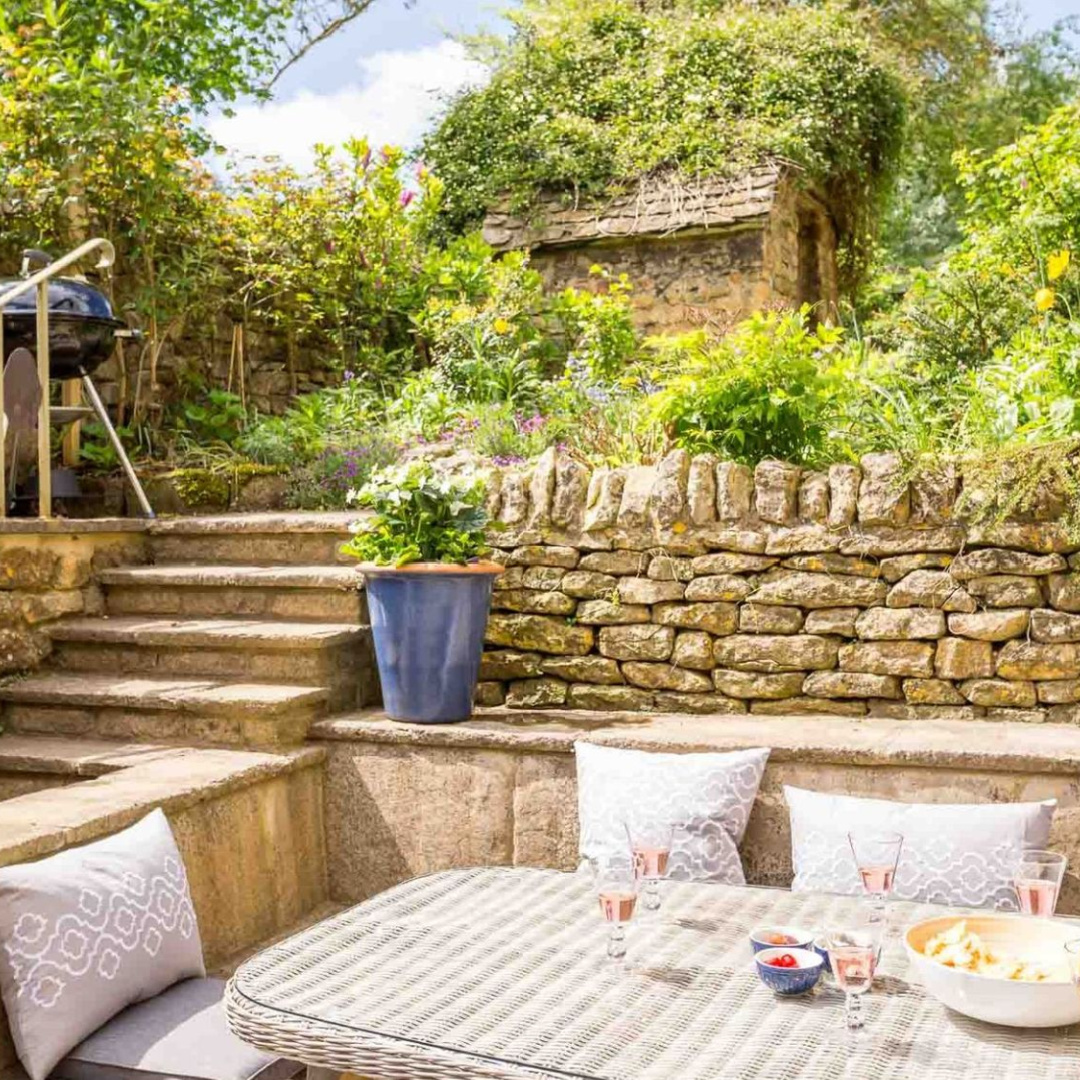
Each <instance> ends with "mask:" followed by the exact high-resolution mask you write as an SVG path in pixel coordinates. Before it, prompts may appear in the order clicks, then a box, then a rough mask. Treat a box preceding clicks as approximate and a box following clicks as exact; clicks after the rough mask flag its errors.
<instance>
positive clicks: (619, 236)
mask: <svg viewBox="0 0 1080 1080" xmlns="http://www.w3.org/2000/svg"><path fill="white" fill-rule="evenodd" d="M484 239H485V240H487V242H488V243H489V244H491V245H492V246H493V247H494V248H495V249H496V250H499V251H510V250H513V249H517V248H527V249H528V250H529V251H530V252H531V253H532V259H533V265H534V266H535V267H536V268H537V269H538V270H540V271H541V273H542V274H543V275H544V278H545V280H546V282H547V285H548V287H549V288H550V289H552V290H556V289H562V288H565V287H566V286H568V285H574V286H578V287H589V284H590V281H591V282H595V280H596V279H595V276H594V275H591V274H590V267H592V266H593V265H599V266H601V267H603V268H604V269H605V270H607V271H608V272H610V273H611V274H614V275H618V274H622V273H625V274H627V275H629V277H630V280H631V282H632V283H633V285H634V305H635V313H636V321H637V324H638V327H639V328H640V329H641V330H642V331H643V332H644V333H647V334H649V333H663V332H669V333H670V332H679V331H683V330H688V329H692V328H694V327H698V326H702V325H712V326H716V327H719V328H721V329H723V328H726V327H727V326H728V325H730V324H731V323H732V322H734V321H736V320H737V319H739V318H741V317H743V316H745V315H747V314H749V313H750V312H751V311H755V310H759V309H761V308H765V307H789V306H790V307H794V306H797V305H800V304H803V303H810V304H814V305H819V310H820V311H821V313H822V315H823V316H824V315H826V314H828V313H830V312H831V311H832V310H833V308H834V307H835V305H836V301H837V273H836V249H837V235H836V226H835V223H834V221H833V217H832V215H831V214H830V212H829V207H828V205H827V203H826V201H825V200H824V198H822V196H821V195H820V194H819V193H818V192H816V191H815V190H814V189H813V188H812V187H810V186H808V185H806V184H805V183H804V182H803V180H802V178H801V177H800V176H799V174H798V172H797V170H795V169H793V168H791V167H780V166H763V167H760V168H757V169H753V170H751V171H749V172H747V173H745V174H744V175H742V176H739V177H736V178H730V177H726V178H714V179H706V180H699V181H693V182H687V181H678V182H676V181H674V180H672V179H667V180H659V179H654V180H648V181H642V182H641V183H640V184H639V185H638V186H637V187H636V188H635V189H634V190H632V191H629V192H625V193H620V194H613V195H610V196H608V197H607V198H605V199H604V200H603V201H600V202H597V201H594V202H590V203H585V202H581V201H579V202H576V203H567V201H566V198H565V197H564V196H554V195H552V196H550V197H548V198H546V199H542V200H541V202H540V203H539V205H537V206H536V207H534V208H533V209H532V210H531V211H530V212H529V213H528V214H521V215H519V214H515V213H513V212H512V211H511V210H510V209H509V208H508V206H505V205H504V206H501V207H495V208H493V209H492V210H491V211H490V213H489V214H488V216H487V218H486V220H485V222H484Z"/></svg>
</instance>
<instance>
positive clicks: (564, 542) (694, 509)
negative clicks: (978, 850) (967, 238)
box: [478, 451, 1080, 722]
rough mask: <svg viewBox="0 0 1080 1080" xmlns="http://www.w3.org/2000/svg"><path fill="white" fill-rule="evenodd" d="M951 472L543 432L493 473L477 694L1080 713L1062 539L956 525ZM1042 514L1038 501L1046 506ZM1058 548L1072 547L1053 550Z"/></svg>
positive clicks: (565, 703)
mask: <svg viewBox="0 0 1080 1080" xmlns="http://www.w3.org/2000/svg"><path fill="white" fill-rule="evenodd" d="M959 488H960V480H959V478H958V477H957V476H956V475H955V474H954V473H953V472H952V471H950V470H943V471H941V472H940V473H938V474H936V475H928V476H923V477H920V478H918V479H916V480H915V481H913V482H911V483H908V482H906V481H905V480H904V479H903V475H902V472H901V466H900V462H899V460H898V459H897V458H896V457H895V456H894V455H889V454H879V455H871V456H868V457H866V458H864V459H863V461H862V467H861V468H859V467H856V466H854V465H834V466H832V467H831V468H830V469H828V470H827V471H822V472H813V471H806V470H801V469H799V468H798V467H796V466H794V465H790V464H786V463H784V462H779V461H766V462H763V463H761V464H760V465H758V466H757V468H756V469H754V470H751V469H750V468H748V467H746V466H743V465H737V464H733V463H730V462H718V461H717V460H716V459H715V458H713V457H711V456H709V455H702V456H699V457H694V458H692V459H691V457H690V456H689V455H688V454H686V453H685V452H684V451H676V452H674V453H672V454H670V455H669V456H668V457H666V458H665V459H664V460H663V461H662V462H661V463H660V464H659V465H658V466H656V467H635V468H620V469H611V470H608V469H601V470H598V471H596V472H594V473H592V474H591V475H590V474H589V472H588V470H587V469H586V468H585V467H584V466H582V465H581V464H580V463H578V462H575V461H573V460H571V459H569V458H568V457H565V456H559V455H556V454H555V452H554V451H549V452H548V453H547V454H546V455H545V456H544V457H543V458H541V459H540V461H539V462H538V463H537V464H536V465H535V466H534V467H533V468H532V469H531V470H529V471H521V470H510V471H506V472H502V473H498V474H496V475H495V477H494V478H493V482H492V485H491V494H490V500H491V505H490V510H491V512H492V513H493V515H494V516H495V519H496V520H497V521H498V522H499V523H500V527H501V529H502V530H503V531H501V532H497V533H494V534H493V536H492V542H493V544H495V545H497V548H496V551H495V556H494V557H495V558H496V559H497V560H498V561H499V562H501V563H503V564H504V565H505V566H506V567H507V569H506V572H505V573H504V574H503V575H502V577H501V578H500V579H499V581H498V582H497V584H496V592H495V594H494V601H493V611H492V614H491V617H490V621H489V625H488V631H487V651H486V652H485V654H484V659H483V665H482V669H481V680H482V681H481V684H480V687H479V690H478V700H479V702H480V704H482V705H500V704H506V705H508V706H510V707H516V708H529V709H535V708H543V707H571V708H581V709H613V710H632V711H646V710H658V711H663V712H678V711H682V712H699V713H714V712H715V713H725V712H726V713H731V712H745V711H747V710H749V711H750V712H753V713H770V714H773V715H776V714H808V713H830V714H836V715H844V716H862V715H871V716H885V717H892V718H900V719H914V718H919V717H936V718H951V719H967V718H978V717H984V718H987V719H995V720H1019V721H1042V720H1052V721H1057V722H1077V721H1080V574H1073V573H1071V572H1070V571H1071V569H1072V568H1080V555H1076V554H1072V553H1074V552H1077V551H1080V543H1078V542H1076V541H1074V540H1073V539H1072V538H1071V537H1070V536H1069V535H1068V533H1067V532H1066V531H1065V530H1064V529H1063V528H1062V526H1061V525H1060V524H1059V523H1057V522H1056V521H1055V520H1054V518H1055V517H1056V516H1057V515H1059V514H1060V510H1061V505H1060V503H1058V502H1056V501H1055V500H1054V499H1053V498H1048V499H1047V504H1046V506H1045V507H1043V508H1042V510H1041V511H1039V512H1037V513H1035V514H1033V515H1032V520H1028V521H1009V522H1005V523H1003V524H1001V525H997V526H984V527H976V526H972V525H965V524H964V523H963V522H961V521H959V520H958V519H957V518H956V516H955V514H954V506H955V502H956V498H957V495H958V492H959ZM1043 519H1045V520H1043ZM1070 555H1071V556H1072V557H1071V558H1070V557H1069V556H1070Z"/></svg>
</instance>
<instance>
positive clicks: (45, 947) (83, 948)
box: [0, 810, 206, 1080]
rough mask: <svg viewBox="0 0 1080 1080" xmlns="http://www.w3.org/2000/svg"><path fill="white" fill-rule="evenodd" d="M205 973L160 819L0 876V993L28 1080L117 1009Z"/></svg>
mask: <svg viewBox="0 0 1080 1080" xmlns="http://www.w3.org/2000/svg"><path fill="white" fill-rule="evenodd" d="M205 974H206V969H205V967H204V966H203V955H202V943H201V942H200V939H199V927H198V924H197V923H196V921H195V911H194V909H193V907H192V906H191V894H190V893H189V891H188V884H187V876H186V874H185V873H184V864H183V861H182V859H181V858H180V852H179V851H178V850H177V847H176V841H175V840H174V839H173V834H172V830H171V829H170V828H169V823H168V821H167V820H166V819H165V815H164V814H163V813H162V812H161V811H160V810H155V811H154V812H153V813H152V814H150V815H149V816H147V817H145V818H143V819H142V821H140V822H138V823H137V824H135V825H132V826H131V828H129V829H125V830H124V831H123V832H121V833H117V834H116V835H115V836H109V837H106V838H105V839H104V840H99V841H97V842H96V843H93V844H87V845H86V846H85V847H80V848H72V849H71V850H69V851H62V852H60V853H59V854H58V855H52V856H50V857H49V858H47V859H42V860H41V861H40V862H35V863H24V864H22V865H20V866H8V867H5V868H4V869H2V870H0V993H2V994H3V1000H4V1008H5V1010H6V1012H7V1017H8V1022H9V1024H10V1027H11V1035H12V1039H13V1041H14V1043H15V1052H16V1053H17V1054H18V1055H19V1060H20V1061H21V1062H22V1063H23V1067H24V1068H25V1069H26V1071H27V1072H28V1073H29V1074H30V1078H31V1080H44V1078H45V1077H46V1076H47V1075H48V1073H49V1072H50V1071H51V1070H52V1069H53V1067H54V1066H55V1065H56V1064H57V1062H59V1061H60V1059H61V1058H63V1057H64V1055H65V1054H67V1053H68V1052H69V1051H70V1050H71V1049H72V1048H73V1047H74V1046H76V1045H77V1044H78V1043H80V1042H81V1041H82V1040H83V1039H85V1038H86V1036H87V1035H90V1034H91V1033H92V1032H94V1031H96V1030H97V1029H98V1028H99V1027H101V1026H102V1024H104V1023H106V1022H107V1021H109V1020H111V1019H112V1018H113V1017H114V1016H115V1015H116V1014H117V1013H118V1012H120V1010H121V1009H123V1008H125V1007H126V1006H128V1005H131V1004H133V1003H134V1002H136V1001H144V1000H145V999H147V998H150V997H153V996H154V995H155V994H159V993H160V992H161V991H162V990H165V989H166V988H167V987H169V986H172V984H173V983H175V982H178V981H179V980H180V979H186V978H188V977H191V976H197V977H202V976H203V975H205Z"/></svg>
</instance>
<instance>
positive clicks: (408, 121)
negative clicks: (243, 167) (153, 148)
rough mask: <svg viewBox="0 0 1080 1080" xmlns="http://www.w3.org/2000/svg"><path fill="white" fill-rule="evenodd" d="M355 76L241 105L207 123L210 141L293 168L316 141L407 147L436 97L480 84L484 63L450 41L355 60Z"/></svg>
mask: <svg viewBox="0 0 1080 1080" xmlns="http://www.w3.org/2000/svg"><path fill="white" fill-rule="evenodd" d="M357 65H358V66H359V68H360V72H361V78H360V80H359V81H358V82H355V83H351V84H349V85H348V86H344V87H342V88H341V89H340V90H335V91H333V92H332V93H323V94H320V93H314V92H312V91H308V90H304V91H301V92H300V93H299V94H298V95H297V96H295V97H293V98H291V99H289V100H288V101H271V102H268V103H267V104H265V105H245V106H241V107H240V108H239V109H237V110H236V114H235V115H234V116H231V117H228V116H218V117H216V118H214V119H213V120H212V121H211V122H210V125H209V126H210V131H211V134H212V135H213V136H214V138H215V139H217V141H218V142H219V143H221V144H222V145H223V146H225V147H226V148H227V149H228V150H230V151H232V152H234V153H237V154H240V155H252V156H256V157H263V156H266V155H270V154H276V155H277V156H278V157H280V158H281V159H282V160H284V161H285V162H287V163H289V164H291V165H295V166H297V167H299V168H306V167H307V166H308V165H310V164H311V161H312V151H311V148H312V147H313V146H314V144H315V143H330V144H334V143H341V142H342V141H344V140H345V139H348V138H350V137H352V136H364V135H366V136H367V137H368V139H369V140H370V141H371V144H372V146H376V147H378V146H382V145H383V144H384V143H392V144H394V145H395V146H406V147H409V146H413V145H414V144H415V143H416V142H417V141H418V140H419V138H420V136H421V135H423V133H424V131H425V130H426V128H427V126H428V125H429V124H430V123H431V120H432V119H433V117H434V116H435V114H436V113H437V112H438V110H439V108H440V106H441V104H442V100H443V97H444V96H445V95H446V94H448V93H453V92H454V91H455V90H459V89H461V88H462V87H464V86H469V85H474V84H476V83H478V82H481V81H483V79H484V78H485V76H486V68H485V67H484V65H483V64H480V63H478V62H477V61H475V60H471V59H470V58H469V57H468V55H467V54H466V51H465V49H464V47H463V46H462V45H461V44H459V43H458V42H456V41H449V40H446V41H441V42H440V43H439V44H438V45H429V46H426V47H425V48H422V49H414V50H412V51H406V50H387V51H385V52H379V53H373V54H372V55H371V56H363V57H360V58H359V59H358V61H357Z"/></svg>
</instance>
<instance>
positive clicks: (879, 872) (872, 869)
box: [859, 866, 896, 896]
mask: <svg viewBox="0 0 1080 1080" xmlns="http://www.w3.org/2000/svg"><path fill="white" fill-rule="evenodd" d="M859 877H860V878H861V880H862V887H863V890H864V891H865V892H867V893H869V894H870V895H871V896H881V895H886V896H887V895H888V894H889V893H891V892H892V888H893V881H894V880H895V878H896V867H895V866H860V867H859Z"/></svg>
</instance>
